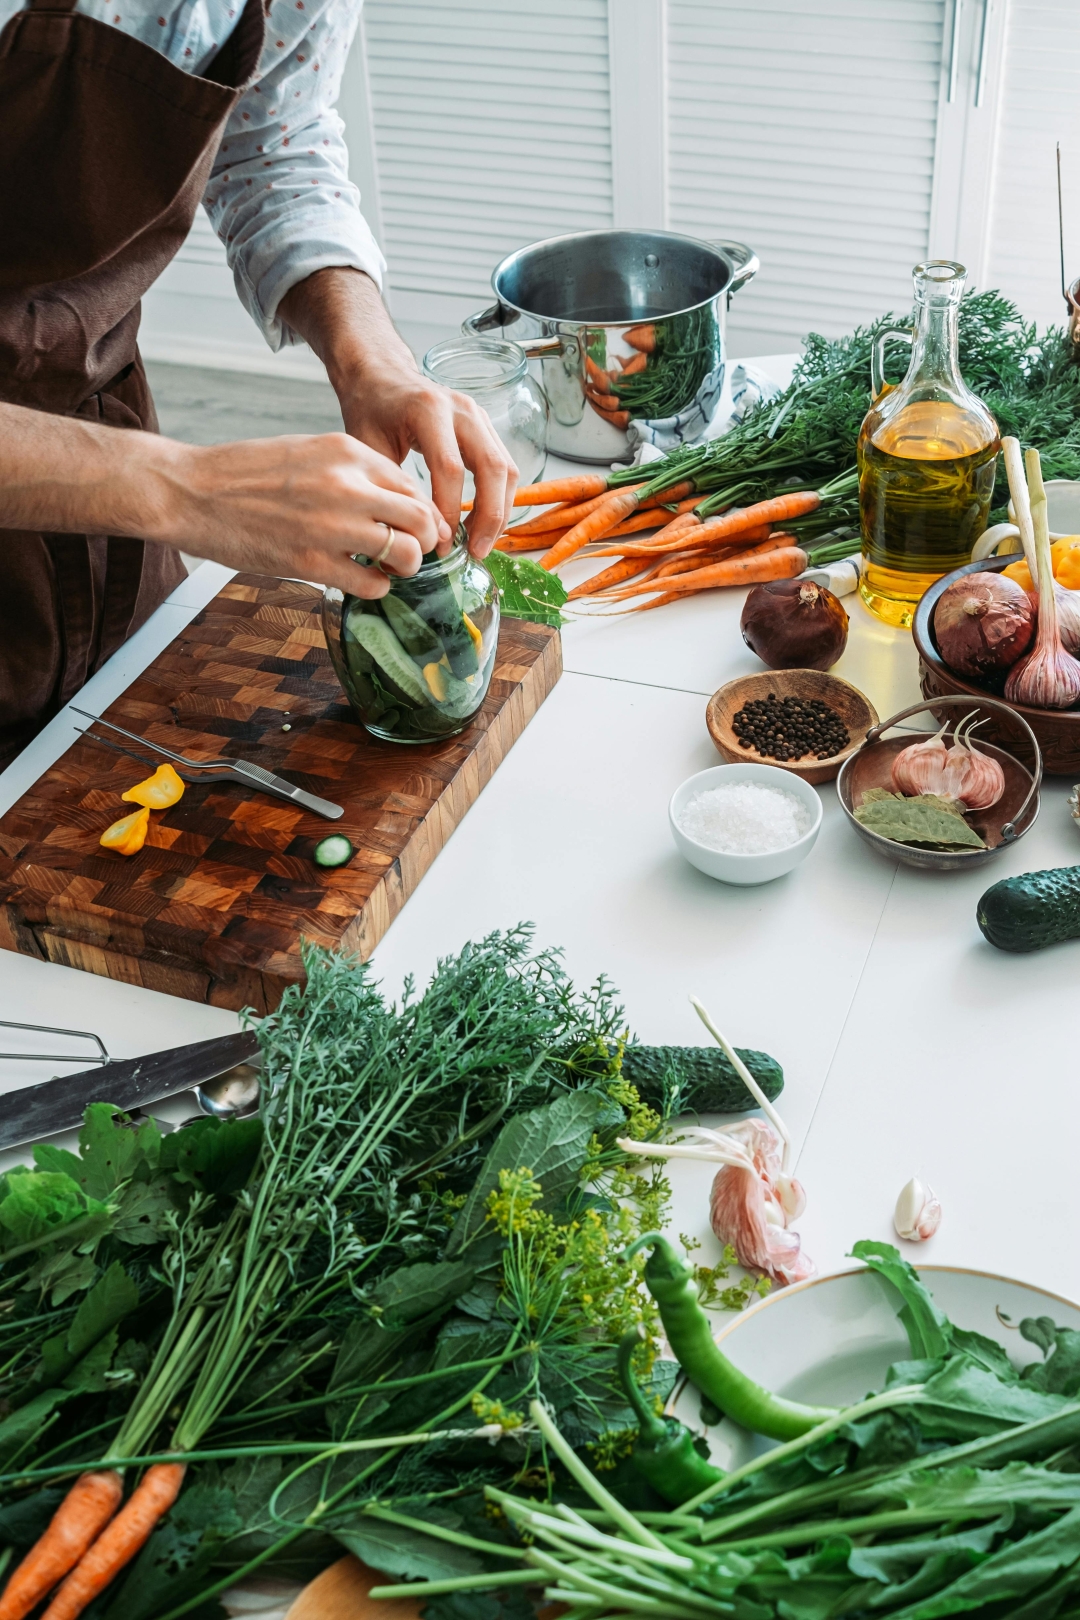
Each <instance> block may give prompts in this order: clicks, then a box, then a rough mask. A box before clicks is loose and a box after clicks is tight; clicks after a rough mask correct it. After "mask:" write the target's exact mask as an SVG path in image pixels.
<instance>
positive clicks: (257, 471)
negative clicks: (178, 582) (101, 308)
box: [0, 404, 451, 597]
mask: <svg viewBox="0 0 1080 1620" xmlns="http://www.w3.org/2000/svg"><path fill="white" fill-rule="evenodd" d="M0 529H23V530H27V529H28V530H31V531H43V532H45V533H46V534H126V535H132V536H135V537H136V538H140V539H145V540H158V541H163V542H165V543H166V544H169V545H174V546H182V547H183V548H184V549H185V550H186V551H192V552H194V553H195V554H196V556H199V557H210V558H212V559H213V560H214V561H216V562H221V563H224V564H226V566H227V567H229V568H239V569H248V570H252V571H254V572H256V573H264V574H272V575H276V576H278V577H279V578H285V579H289V578H292V579H312V580H318V581H320V582H321V583H322V584H326V585H336V586H338V587H339V588H340V589H341V590H343V591H347V592H349V593H350V594H351V595H353V596H366V597H376V596H385V594H386V592H387V591H388V590H389V588H390V586H389V580H388V579H387V577H386V576H387V575H388V574H400V575H407V574H414V573H415V572H416V570H417V569H418V568H419V567H420V564H421V562H422V560H423V554H424V552H430V551H431V550H432V549H433V548H434V547H435V546H436V545H439V544H445V545H449V543H450V538H451V531H450V528H449V526H448V525H447V524H446V523H445V522H444V520H443V519H442V518H441V517H440V516H439V513H438V512H437V511H436V509H435V507H434V506H433V505H432V503H431V502H430V501H429V500H428V499H427V497H426V496H425V495H423V494H422V493H421V491H420V490H418V489H417V487H416V485H415V483H414V482H413V481H412V479H411V478H409V477H408V476H407V475H406V474H405V473H403V472H402V470H401V468H400V467H398V466H396V465H395V464H394V462H393V461H389V460H388V459H387V458H386V457H385V456H381V455H379V454H378V453H377V451H375V450H370V449H368V448H367V446H366V445H363V444H360V443H358V442H357V440H356V439H353V438H350V437H349V435H348V434H346V433H324V434H320V435H318V436H317V437H314V438H307V437H299V436H295V437H290V438H281V439H247V440H243V441H241V442H240V443H237V444H219V445H211V446H209V447H205V448H204V447H202V446H197V445H189V444H179V443H177V441H176V440H174V439H165V438H159V437H158V435H157V434H155V433H139V432H135V431H132V430H131V429H130V428H113V427H103V426H101V425H100V424H99V423H96V422H83V421H80V420H79V419H78V418H72V417H68V416H51V415H49V414H47V413H46V412H44V411H33V410H27V409H26V408H25V407H23V406H19V405H4V404H0ZM391 529H393V531H394V535H393V541H392V543H391V545H390V547H389V549H388V550H387V541H388V540H389V539H390V530H391ZM2 544H3V542H2V540H0V548H2ZM384 553H385V555H384ZM354 554H359V555H363V556H367V557H370V558H372V559H376V558H381V559H382V560H381V564H380V567H379V568H370V567H364V566H361V565H360V564H358V563H355V562H354V561H353V560H352V559H353V555H354Z"/></svg>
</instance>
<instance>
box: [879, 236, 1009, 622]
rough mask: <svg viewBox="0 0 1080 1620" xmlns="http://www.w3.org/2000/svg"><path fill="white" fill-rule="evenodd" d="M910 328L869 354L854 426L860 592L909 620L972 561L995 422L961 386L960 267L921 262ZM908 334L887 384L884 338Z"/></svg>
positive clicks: (993, 453) (984, 509)
mask: <svg viewBox="0 0 1080 1620" xmlns="http://www.w3.org/2000/svg"><path fill="white" fill-rule="evenodd" d="M912 274H913V279H914V282H915V311H916V327H915V331H914V334H911V333H906V332H904V333H893V332H883V333H881V334H880V336H879V337H878V339H877V341H876V343H875V345H874V352H873V368H872V369H873V390H874V403H873V404H872V406H871V407H870V410H869V412H868V413H867V416H866V418H865V420H864V422H863V425H862V428H861V430H860V433H859V445H858V459H859V509H860V514H861V519H862V537H863V559H864V561H863V576H862V581H861V583H860V586H859V590H860V595H861V596H862V599H863V601H864V602H865V603H866V606H867V607H868V608H869V609H870V611H871V613H874V614H876V616H877V617H878V618H879V619H883V620H884V621H885V623H886V624H893V625H900V626H903V627H907V626H910V624H911V621H912V618H913V617H914V614H915V607H916V605H917V603H918V601H919V598H920V596H922V594H923V592H924V591H925V590H926V589H927V588H928V587H929V586H930V585H932V584H933V583H934V581H935V580H937V579H940V578H941V576H942V574H947V573H949V572H950V571H951V570H952V569H954V568H959V567H961V566H962V565H963V564H964V563H966V562H969V561H970V560H971V548H972V546H973V545H974V543H975V541H976V540H977V539H978V537H979V535H980V534H982V532H983V530H984V529H985V528H986V520H987V516H988V515H989V511H990V497H991V495H992V493H993V489H994V475H995V470H996V461H997V453H998V450H999V448H1000V445H999V440H998V429H997V423H996V422H995V421H994V418H993V417H992V416H991V415H990V412H989V411H988V410H987V409H986V406H985V405H984V404H983V403H982V401H981V400H979V399H977V398H976V397H975V395H974V394H973V393H972V392H971V391H970V389H968V388H967V387H966V386H965V383H964V380H963V378H962V377H961V375H960V367H959V361H958V356H957V315H958V311H959V306H960V299H961V297H962V295H963V291H964V282H965V280H966V278H967V272H966V270H965V269H964V267H963V265H961V264H953V263H952V262H951V261H948V260H934V261H931V262H930V263H927V264H918V265H916V266H915V269H914V271H913V272H912ZM894 336H900V337H905V338H909V339H910V340H911V344H912V352H911V364H910V365H909V367H908V372H907V376H906V377H905V378H904V380H903V382H902V383H900V384H899V386H898V387H891V386H890V385H889V384H887V383H886V382H885V381H884V370H883V354H884V347H885V344H886V342H887V341H888V339H889V338H890V337H894Z"/></svg>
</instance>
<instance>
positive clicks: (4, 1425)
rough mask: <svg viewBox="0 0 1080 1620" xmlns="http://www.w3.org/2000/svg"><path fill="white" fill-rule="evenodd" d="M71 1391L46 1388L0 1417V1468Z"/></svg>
mask: <svg viewBox="0 0 1080 1620" xmlns="http://www.w3.org/2000/svg"><path fill="white" fill-rule="evenodd" d="M72 1394H73V1391H72V1390H69V1389H46V1390H43V1391H42V1392H41V1394H40V1395H35V1396H34V1398H33V1400H30V1401H27V1402H26V1405H25V1406H20V1407H18V1409H17V1410H16V1411H14V1412H9V1413H8V1415H7V1417H6V1418H3V1419H0V1469H4V1468H6V1467H7V1466H8V1464H9V1463H10V1462H13V1461H14V1460H15V1458H16V1457H18V1456H19V1455H20V1453H21V1452H22V1451H23V1449H24V1447H26V1446H27V1445H29V1444H31V1443H32V1442H33V1441H34V1440H36V1439H37V1438H38V1435H39V1434H40V1433H41V1431H42V1427H43V1425H44V1424H45V1422H46V1421H47V1419H48V1418H49V1417H51V1416H52V1414H53V1412H55V1410H56V1408H57V1407H58V1406H62V1405H63V1404H64V1402H65V1401H66V1400H69V1399H70V1398H71V1395H72Z"/></svg>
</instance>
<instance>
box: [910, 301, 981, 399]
mask: <svg viewBox="0 0 1080 1620" xmlns="http://www.w3.org/2000/svg"><path fill="white" fill-rule="evenodd" d="M959 316H960V307H959V305H958V304H954V303H946V302H945V301H944V300H942V301H940V302H939V301H937V300H934V301H932V302H931V301H928V302H926V303H920V304H919V305H918V324H917V326H916V328H915V342H914V345H913V348H912V352H911V365H910V367H909V369H908V381H909V382H912V383H930V382H936V383H939V384H941V385H942V386H943V387H945V388H947V389H948V390H949V392H950V393H955V394H959V395H960V396H961V397H963V396H964V395H965V394H966V393H967V389H966V387H965V386H964V382H963V379H962V378H961V376H960V361H959V354H958V339H959Z"/></svg>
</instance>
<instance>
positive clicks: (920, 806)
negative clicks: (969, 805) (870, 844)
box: [855, 788, 986, 849]
mask: <svg viewBox="0 0 1080 1620" xmlns="http://www.w3.org/2000/svg"><path fill="white" fill-rule="evenodd" d="M855 820H856V821H857V822H858V823H859V824H860V826H863V827H866V828H868V829H869V830H870V832H874V833H877V834H878V835H879V837H881V838H891V839H892V841H893V843H896V844H923V845H926V846H928V847H929V848H931V849H985V848H986V844H985V842H984V840H983V839H982V838H980V836H979V834H978V833H977V832H976V831H975V829H974V827H969V826H968V824H967V822H966V821H965V820H964V814H963V811H962V810H961V809H960V807H959V805H958V804H957V803H956V802H955V800H953V799H943V798H940V797H939V796H938V795H937V794H936V793H920V794H917V795H916V796H914V797H913V798H905V797H904V795H903V794H902V793H890V792H889V791H888V789H887V788H868V789H867V791H866V792H865V793H864V794H863V796H862V803H861V804H860V805H859V806H858V808H857V809H856V810H855Z"/></svg>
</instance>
